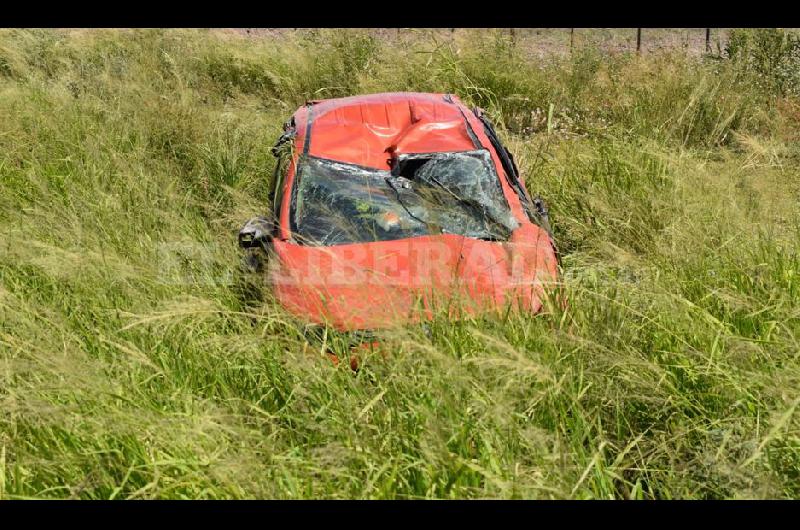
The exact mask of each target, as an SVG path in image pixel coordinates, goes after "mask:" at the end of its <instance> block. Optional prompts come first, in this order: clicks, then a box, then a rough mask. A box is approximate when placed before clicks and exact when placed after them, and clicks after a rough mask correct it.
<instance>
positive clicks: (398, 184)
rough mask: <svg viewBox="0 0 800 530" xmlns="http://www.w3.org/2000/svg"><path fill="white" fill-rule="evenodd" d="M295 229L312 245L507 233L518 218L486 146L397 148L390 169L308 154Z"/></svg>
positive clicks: (299, 186)
mask: <svg viewBox="0 0 800 530" xmlns="http://www.w3.org/2000/svg"><path fill="white" fill-rule="evenodd" d="M298 176H299V181H298V183H297V185H296V189H295V193H296V195H295V198H294V201H293V209H294V216H293V221H294V230H295V232H296V235H297V238H298V239H299V240H300V241H301V242H302V243H305V244H309V245H323V246H328V245H342V244H347V243H367V242H371V241H386V240H393V239H402V238H408V237H415V236H423V235H434V234H458V235H463V236H466V237H473V238H478V239H485V240H492V241H498V240H506V239H508V236H509V234H510V232H511V230H513V229H514V228H516V227H517V226H518V223H517V221H516V220H515V219H514V217H513V215H512V214H511V210H510V209H509V206H508V203H507V201H506V199H505V197H504V195H503V191H502V188H501V187H500V181H499V179H498V177H497V173H496V171H495V169H494V165H493V164H492V162H491V159H490V158H489V153H488V151H485V150H482V151H465V152H457V153H431V154H412V155H400V156H399V157H398V158H397V159H396V160H395V163H394V164H393V168H392V171H391V172H390V171H382V170H378V169H373V168H365V167H361V166H357V165H353V164H345V163H342V162H336V161H333V160H326V159H320V158H315V157H305V159H304V160H303V161H302V162H301V165H300V171H299V174H298Z"/></svg>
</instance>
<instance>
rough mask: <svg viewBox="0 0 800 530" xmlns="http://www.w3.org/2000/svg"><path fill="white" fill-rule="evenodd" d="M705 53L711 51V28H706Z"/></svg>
mask: <svg viewBox="0 0 800 530" xmlns="http://www.w3.org/2000/svg"><path fill="white" fill-rule="evenodd" d="M706 53H711V28H706Z"/></svg>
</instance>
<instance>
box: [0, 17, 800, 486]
mask: <svg viewBox="0 0 800 530" xmlns="http://www.w3.org/2000/svg"><path fill="white" fill-rule="evenodd" d="M773 35H778V33H774V34H773V33H769V32H763V31H762V32H758V31H745V32H736V31H734V32H732V34H731V43H732V44H731V47H730V48H729V51H728V53H727V54H724V55H723V57H720V58H716V57H701V58H693V57H689V56H688V55H687V54H685V53H682V52H680V51H671V52H670V51H665V52H660V53H653V54H643V55H642V56H640V57H637V56H636V55H635V54H634V55H631V54H618V55H607V54H601V53H599V52H597V51H595V50H593V49H590V48H586V47H581V48H576V50H575V53H574V54H573V55H571V56H569V55H568V56H564V57H552V58H549V59H544V60H543V59H538V58H532V57H530V56H527V55H526V54H525V53H523V52H522V51H520V50H521V49H522V48H521V46H513V45H512V43H511V41H510V40H509V38H508V36H507V35H506V34H503V33H499V32H491V31H477V30H476V31H462V30H459V31H457V32H456V33H455V35H454V37H453V40H452V41H451V40H449V39H447V38H444V37H442V36H441V35H436V36H432V35H428V34H426V33H425V32H416V33H413V34H411V33H405V32H404V33H402V34H401V35H398V36H392V35H384V36H381V37H378V36H375V35H372V34H368V33H365V32H360V31H330V30H325V31H318V32H298V33H297V34H293V33H289V34H286V35H282V36H276V37H274V38H259V39H252V38H246V37H241V36H235V35H227V34H223V33H221V32H202V31H188V30H180V31H165V30H153V31H149V30H148V31H144V30H141V31H139V30H136V31H99V30H95V31H70V32H57V31H20V30H4V31H2V32H0V410H2V414H0V498H29V497H77V498H151V497H159V498H231V497H233V498H237V497H247V498H252V497H258V498H262V497H279V498H285V497H289V498H297V497H331V498H349V497H360V498H419V497H443V498H464V497H502V498H508V497H513V498H635V499H639V498H732V497H748V498H750V497H757V498H761V497H797V496H798V495H800V413H799V412H798V411H797V407H798V404H800V390H799V389H800V362H799V361H798V355H800V347H798V340H800V309H799V307H800V306H798V304H797V300H798V296H800V256H798V249H800V217H798V214H799V212H798V208H797V204H798V198H799V197H800V178H799V177H800V175H798V161H799V160H800V142H798V134H799V133H800V101H798V100H797V99H795V97H796V96H795V94H797V92H796V90H795V88H797V86H798V83H800V81H798V80H797V77H796V69H795V70H794V74H795V76H794V77H792V76H791V75H789V73H791V72H792V69H791V67H787V66H786V65H790V66H791V64H793V63H792V60H793V59H792V57H794V55H793V54H795V53H796V51H794V50H797V47H796V46H794V45H793V44H786V42H789V41H790V40H791V39H788V38H787V39H784V40H781V41H780V42H778V43H777V44H776V41H775V40H774V38H773ZM781 35H782V34H781ZM393 39H400V40H401V41H402V42H399V43H398V42H396V41H395V40H393ZM781 39H783V37H781ZM792 42H793V41H792ZM388 90H419V91H442V92H453V93H456V94H459V95H460V96H461V97H462V98H463V99H464V100H465V101H468V102H470V103H473V104H477V105H480V106H482V107H484V108H485V109H486V110H487V112H488V113H489V114H490V115H491V116H492V118H493V119H494V120H495V121H496V122H497V123H498V124H499V129H500V131H501V134H502V135H503V137H504V138H505V139H506V140H507V143H508V144H509V146H510V148H511V150H512V152H514V153H515V155H516V157H517V159H518V163H519V165H520V169H521V172H522V173H523V175H524V176H525V178H526V181H527V185H528V187H529V188H530V190H531V192H533V193H538V194H541V195H542V196H543V197H544V198H545V199H546V200H547V201H548V204H549V206H550V212H551V221H552V224H553V228H554V231H555V234H556V237H557V239H558V241H559V243H560V247H561V251H562V253H563V255H564V284H565V285H564V288H565V290H566V292H567V293H568V296H569V307H568V308H566V309H559V310H555V309H554V310H552V311H548V312H546V313H545V314H543V315H540V316H537V317H531V316H529V315H523V314H515V313H509V314H503V315H501V316H486V317H484V318H480V319H474V318H473V319H464V320H460V321H458V322H451V321H447V320H446V319H444V318H440V319H438V320H436V321H435V322H433V323H432V325H431V326H430V330H429V333H424V332H423V331H422V330H420V329H419V328H417V327H414V326H409V327H408V328H406V329H400V330H396V331H393V332H386V333H384V334H382V335H381V345H380V346H379V348H378V350H379V353H381V354H370V355H366V357H365V358H364V359H362V362H361V369H360V370H359V371H358V372H357V373H354V372H352V371H351V370H350V368H349V367H347V363H340V364H339V365H338V367H333V366H332V364H331V363H330V361H329V360H328V358H327V356H326V355H325V349H326V347H328V346H329V345H330V343H331V342H334V343H336V342H337V341H338V340H339V339H340V337H339V336H338V335H337V334H335V333H333V332H328V333H325V334H324V337H323V338H322V342H320V340H308V341H307V340H306V339H304V337H303V334H302V333H300V332H299V331H298V329H299V328H298V326H296V325H295V323H293V322H292V321H291V319H290V318H289V316H288V315H287V314H286V313H285V312H283V311H282V310H281V309H280V308H279V307H277V306H276V305H275V304H273V303H271V302H269V301H268V295H267V294H266V291H265V290H264V288H263V286H261V285H259V282H258V281H257V280H254V279H252V278H250V279H247V278H244V277H243V276H242V275H241V274H240V273H239V272H238V271H237V269H236V265H237V264H238V261H239V253H238V249H237V248H236V240H235V236H236V231H237V230H238V228H239V227H240V226H241V224H242V223H243V222H244V221H245V220H246V219H247V218H249V217H251V216H252V215H254V214H257V213H260V212H262V211H264V210H265V209H266V208H267V206H268V204H269V202H270V199H271V197H269V193H268V182H269V179H271V178H272V170H273V168H274V163H275V161H274V159H273V157H272V155H271V154H270V152H269V149H270V147H271V146H272V144H273V143H274V140H275V139H276V138H277V137H278V135H279V134H280V131H281V125H282V123H283V121H284V120H285V119H286V118H287V117H288V116H289V115H290V114H291V112H293V111H294V109H295V108H296V107H297V106H298V105H300V104H302V103H303V102H304V101H305V100H306V99H318V98H325V97H335V96H341V95H348V94H356V93H364V92H376V91H388ZM181 256H183V259H178V258H180V257H181ZM259 290H261V291H262V292H261V295H259V292H258V291H259ZM338 351H340V352H341V353H342V355H344V354H345V353H344V350H343V349H342V348H338Z"/></svg>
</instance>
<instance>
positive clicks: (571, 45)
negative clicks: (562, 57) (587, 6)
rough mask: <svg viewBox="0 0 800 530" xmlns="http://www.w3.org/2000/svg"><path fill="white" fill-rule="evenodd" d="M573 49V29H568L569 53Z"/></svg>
mask: <svg viewBox="0 0 800 530" xmlns="http://www.w3.org/2000/svg"><path fill="white" fill-rule="evenodd" d="M574 47H575V28H569V53H572V49H573V48H574Z"/></svg>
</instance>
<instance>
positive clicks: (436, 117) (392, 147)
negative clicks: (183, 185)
mask: <svg viewBox="0 0 800 530" xmlns="http://www.w3.org/2000/svg"><path fill="white" fill-rule="evenodd" d="M293 121H294V126H295V130H296V136H295V137H294V139H293V142H294V149H293V155H292V159H291V161H290V163H289V165H288V169H287V173H286V176H285V178H284V180H283V193H282V197H283V199H282V203H281V205H280V211H279V226H278V228H277V232H276V234H275V237H274V239H273V242H272V247H273V249H274V253H275V257H277V259H273V260H271V262H270V269H269V272H268V274H269V275H270V277H271V283H272V285H273V289H274V292H275V294H276V296H277V299H278V300H279V301H280V303H281V304H282V305H283V306H284V307H286V308H287V309H288V310H289V311H291V312H292V313H294V314H296V315H297V316H299V317H301V318H303V319H305V320H308V321H311V322H316V323H328V324H331V325H333V326H334V327H335V328H337V329H340V330H355V329H375V328H383V327H390V326H394V325H397V324H401V323H403V322H409V321H416V320H419V319H420V318H430V317H431V315H432V313H433V311H434V306H435V305H436V304H437V303H439V302H442V301H444V303H447V301H452V300H453V299H455V298H458V299H459V300H466V301H467V302H468V303H467V305H466V306H463V305H462V306H460V307H465V308H466V309H467V311H482V310H486V309H487V308H498V307H502V306H504V305H505V304H506V303H515V304H519V305H520V306H522V307H524V308H526V309H528V310H530V311H532V312H536V311H539V310H540V309H541V306H542V303H541V297H542V295H543V289H544V286H545V285H546V284H547V283H548V282H552V281H554V280H555V279H556V278H557V274H558V272H557V259H556V254H555V247H554V245H553V242H552V240H551V238H550V236H549V235H548V233H547V232H546V231H545V230H543V229H542V228H540V227H539V226H537V225H536V224H534V223H532V222H531V221H530V219H529V218H528V216H527V215H526V213H525V210H524V209H523V207H522V204H521V202H520V198H519V197H518V195H517V193H516V192H515V191H514V190H513V189H512V188H511V186H510V185H509V183H508V182H507V178H505V177H506V175H505V172H504V169H503V166H502V163H501V161H500V158H499V155H498V153H497V152H496V150H495V148H494V147H493V145H492V143H491V141H490V140H489V138H488V136H487V135H486V133H485V131H484V127H483V124H482V123H481V121H480V120H479V119H478V118H477V117H476V115H475V114H474V113H473V112H472V111H470V110H469V109H468V108H467V107H466V106H464V105H463V104H462V103H461V102H460V101H459V99H458V98H457V97H455V96H447V95H445V94H420V93H388V94H373V95H365V96H355V97H348V98H339V99H330V100H322V101H317V102H309V104H307V105H306V106H304V107H301V108H300V109H299V110H298V111H297V112H296V113H295V114H294V116H293ZM473 135H474V136H473ZM474 138H476V139H477V142H478V143H479V144H480V148H482V149H486V150H488V151H489V153H490V155H491V159H492V162H493V164H494V166H495V168H496V170H497V174H498V175H499V176H500V185H501V188H502V191H503V195H504V196H505V199H506V200H507V201H508V205H509V207H510V210H511V212H512V214H513V216H514V218H515V219H516V221H517V222H518V223H519V227H518V228H517V229H516V230H514V231H513V232H512V233H511V236H510V238H509V240H508V241H505V242H494V241H484V240H479V239H472V238H468V237H464V236H459V235H455V234H441V235H429V236H419V237H413V238H406V239H396V240H389V241H375V242H369V243H358V244H342V245H333V246H307V245H302V244H299V243H298V242H297V241H296V240H295V239H294V238H293V237H292V233H291V230H290V227H291V224H290V211H291V201H292V189H293V186H294V184H295V168H296V167H297V165H298V159H299V157H300V156H301V154H302V153H304V152H305V153H306V154H308V155H310V156H315V157H320V158H326V159H331V160H336V161H339V162H345V163H350V164H358V165H361V166H366V167H370V168H376V169H383V170H388V169H390V161H391V157H392V155H395V154H408V153H439V152H452V151H469V150H473V149H475V148H476V143H475V139H474ZM523 186H524V183H523Z"/></svg>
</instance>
